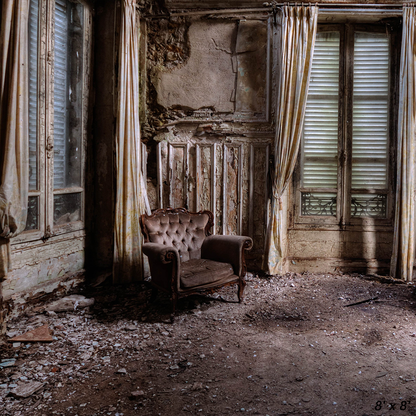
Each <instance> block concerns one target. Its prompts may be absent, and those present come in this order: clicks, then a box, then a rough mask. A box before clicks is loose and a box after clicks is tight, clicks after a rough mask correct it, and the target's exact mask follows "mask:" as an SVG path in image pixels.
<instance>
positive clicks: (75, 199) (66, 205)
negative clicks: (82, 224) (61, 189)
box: [53, 193, 81, 225]
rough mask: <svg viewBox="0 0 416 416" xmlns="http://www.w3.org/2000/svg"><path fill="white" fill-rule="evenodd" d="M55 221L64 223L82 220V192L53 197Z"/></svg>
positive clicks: (55, 223) (56, 223)
mask: <svg viewBox="0 0 416 416" xmlns="http://www.w3.org/2000/svg"><path fill="white" fill-rule="evenodd" d="M53 202H54V206H53V223H54V225H62V224H66V223H68V222H73V221H79V220H81V194H80V193H78V194H63V195H55V196H54V198H53Z"/></svg>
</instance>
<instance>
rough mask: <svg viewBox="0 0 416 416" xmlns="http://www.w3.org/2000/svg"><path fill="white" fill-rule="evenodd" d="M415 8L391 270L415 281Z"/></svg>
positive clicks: (407, 34)
mask: <svg viewBox="0 0 416 416" xmlns="http://www.w3.org/2000/svg"><path fill="white" fill-rule="evenodd" d="M415 16H416V9H415V7H403V35H402V49H401V59H400V91H399V94H400V101H399V116H398V126H399V127H398V144H397V183H396V210H395V211H396V212H395V221H394V240H393V254H392V258H391V264H390V273H391V275H392V276H394V277H398V278H401V279H404V280H409V281H410V280H412V274H413V262H414V249H415V235H414V234H415V225H414V224H415V163H416V160H415V156H416V155H415V151H416V147H415V146H416V145H415V119H416V105H415V97H416V65H415V48H416V39H415V37H416V31H415V24H416V19H415Z"/></svg>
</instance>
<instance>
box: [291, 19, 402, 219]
mask: <svg viewBox="0 0 416 416" xmlns="http://www.w3.org/2000/svg"><path fill="white" fill-rule="evenodd" d="M394 42H395V36H394V34H392V31H391V30H389V29H388V28H386V27H384V26H377V25H368V26H360V25H332V26H326V27H320V29H319V31H318V34H317V37H316V45H315V52H314V57H313V63H312V74H311V80H310V87H309V94H308V101H307V107H306V114H305V121H304V133H303V142H302V146H301V152H300V163H299V169H298V175H297V179H298V181H297V183H298V192H297V196H298V205H297V209H298V216H297V217H298V219H300V221H301V222H302V218H303V219H304V220H305V221H306V222H307V221H308V219H309V220H310V221H313V218H316V219H319V221H323V222H325V221H326V222H328V223H330V222H332V223H341V224H349V223H354V222H359V219H362V218H373V219H379V220H383V219H384V220H388V219H389V218H390V216H391V209H392V188H393V178H392V169H391V167H392V160H393V155H392V144H393V143H394V140H393V138H394V135H395V130H396V128H395V117H394V106H393V99H394V98H393V97H394V94H393V91H394V89H395V82H394V79H395V78H396V77H395V76H394V68H393V67H394V63H395V60H396V59H397V48H396V47H395V43H394Z"/></svg>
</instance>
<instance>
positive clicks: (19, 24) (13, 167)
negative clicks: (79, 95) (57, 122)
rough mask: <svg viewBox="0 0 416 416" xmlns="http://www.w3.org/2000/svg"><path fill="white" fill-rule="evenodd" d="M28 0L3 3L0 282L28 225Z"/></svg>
mask: <svg viewBox="0 0 416 416" xmlns="http://www.w3.org/2000/svg"><path fill="white" fill-rule="evenodd" d="M28 13H29V0H7V1H3V2H2V10H1V16H2V18H1V38H0V51H1V61H0V169H1V170H0V281H1V280H2V279H4V278H5V277H6V274H7V271H8V267H9V258H10V256H9V253H10V243H9V239H10V238H11V237H14V236H16V235H17V234H19V233H20V232H22V231H23V230H24V229H25V227H26V216H27V198H28V189H29V165H28V160H29V153H28V135H29V130H28V111H29V110H28V108H29V107H28V105H29V104H28V100H29V98H28V97H29V95H28V69H27V66H28Z"/></svg>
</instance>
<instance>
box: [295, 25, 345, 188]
mask: <svg viewBox="0 0 416 416" xmlns="http://www.w3.org/2000/svg"><path fill="white" fill-rule="evenodd" d="M339 42H340V35H339V32H321V33H318V34H317V35H316V42H315V50H314V56H313V61H312V72H311V78H310V84H309V93H308V100H307V105H306V113H305V121H304V130H303V146H302V152H303V154H302V187H303V188H336V187H337V172H338V161H337V155H338V101H339V96H338V91H339Z"/></svg>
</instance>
